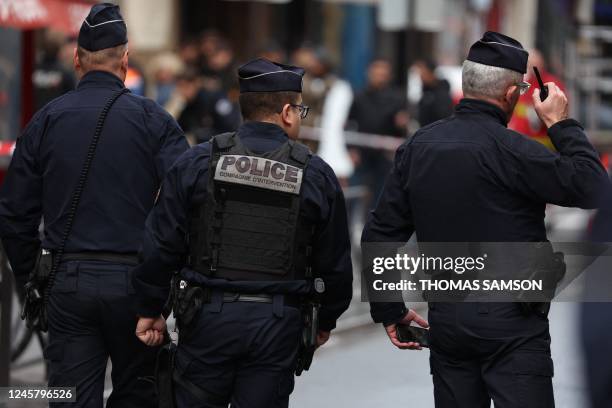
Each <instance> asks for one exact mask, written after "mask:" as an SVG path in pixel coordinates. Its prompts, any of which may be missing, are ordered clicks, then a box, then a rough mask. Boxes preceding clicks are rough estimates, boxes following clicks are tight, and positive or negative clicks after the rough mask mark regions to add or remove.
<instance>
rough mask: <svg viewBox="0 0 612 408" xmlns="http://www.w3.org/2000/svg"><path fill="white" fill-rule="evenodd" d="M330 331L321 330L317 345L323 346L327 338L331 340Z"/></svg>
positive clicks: (318, 334)
mask: <svg viewBox="0 0 612 408" xmlns="http://www.w3.org/2000/svg"><path fill="white" fill-rule="evenodd" d="M329 334H330V333H329V332H328V331H324V330H319V331H318V333H317V347H321V346H322V345H324V344H325V343H327V340H329Z"/></svg>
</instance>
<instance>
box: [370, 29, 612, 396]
mask: <svg viewBox="0 0 612 408" xmlns="http://www.w3.org/2000/svg"><path fill="white" fill-rule="evenodd" d="M527 56H528V53H527V51H525V50H524V49H523V47H522V46H521V44H520V43H519V42H518V41H516V40H514V39H512V38H510V37H507V36H505V35H502V34H499V33H494V32H487V33H485V35H484V36H483V38H482V39H481V40H479V41H477V42H476V43H475V44H473V45H472V47H471V49H470V51H469V54H468V57H467V60H466V61H465V62H464V63H463V72H462V82H463V93H464V96H465V98H464V99H462V100H461V101H460V102H459V104H458V105H457V106H456V107H455V112H454V115H453V116H451V117H449V118H447V119H443V120H440V121H438V122H435V123H433V124H431V125H429V126H426V127H424V128H422V129H420V130H419V131H418V132H417V133H416V134H415V135H414V136H413V137H412V138H411V139H410V140H409V141H407V142H406V143H404V144H403V145H402V146H401V147H400V148H399V149H398V151H397V154H396V156H395V163H394V166H393V169H392V172H391V173H390V175H389V176H388V178H387V181H386V184H385V188H384V190H383V192H382V194H381V196H380V198H379V202H378V205H377V208H376V209H375V210H374V211H373V212H372V214H371V217H370V219H369V221H368V222H367V224H366V226H365V229H364V231H363V235H362V242H363V243H370V242H406V241H408V239H409V238H410V237H411V236H412V234H413V233H416V235H417V238H418V241H419V242H471V243H479V242H545V241H547V238H546V228H545V226H544V214H545V213H544V210H545V207H546V204H547V203H552V204H556V205H561V206H568V207H569V206H573V207H581V208H594V207H595V206H596V205H597V198H598V197H597V196H598V194H599V192H601V191H602V190H603V189H604V188H605V186H606V185H607V184H608V180H607V176H606V172H605V170H604V168H603V167H602V165H601V164H600V162H599V157H598V154H597V152H596V151H595V149H594V148H593V146H592V145H591V144H590V143H589V141H588V140H587V138H586V135H585V134H584V131H583V129H582V127H581V126H580V124H579V123H578V122H577V121H575V120H573V119H569V118H568V113H567V112H568V103H567V98H566V97H565V95H564V94H563V92H562V91H561V90H560V89H559V88H558V87H557V86H556V85H555V84H554V83H552V82H551V83H548V84H547V86H548V92H549V95H548V97H547V98H546V99H545V100H544V101H543V102H542V101H540V92H539V90H538V89H536V90H535V92H534V105H535V110H536V112H537V114H538V116H539V117H540V119H541V120H542V122H543V123H544V124H545V125H546V127H547V128H548V135H549V136H550V138H551V140H552V141H553V143H554V145H555V147H556V149H557V152H554V153H553V152H551V151H549V150H548V149H547V148H546V147H544V146H543V145H541V144H540V143H538V142H535V141H533V140H530V139H528V138H526V137H523V136H522V135H520V134H518V133H516V132H514V131H512V130H509V129H507V128H506V125H507V123H508V121H509V120H510V118H511V116H512V112H513V110H514V107H515V105H516V103H517V101H518V99H519V94H520V93H521V91H523V92H524V91H525V90H526V89H527V85H526V84H525V83H524V82H523V75H524V74H525V72H526V68H527ZM371 311H372V316H373V318H374V320H375V321H376V322H379V323H382V324H383V325H384V326H385V328H386V332H387V334H388V336H389V338H390V340H391V342H392V343H393V344H394V345H395V346H396V347H398V348H402V349H404V348H407V349H418V348H419V344H415V343H402V342H400V341H399V340H398V336H397V324H398V323H403V324H408V323H410V322H411V321H415V322H416V323H417V324H419V325H422V326H427V322H425V321H424V320H423V319H421V318H420V316H418V315H417V314H416V313H415V312H414V311H409V310H407V309H406V307H405V305H404V304H403V303H401V302H396V303H392V302H387V303H382V302H381V303H372V304H371ZM428 317H429V325H430V326H431V329H430V332H429V333H430V347H431V356H430V364H431V374H432V378H433V385H434V397H435V405H436V407H437V408H451V407H452V408H461V407H465V408H485V407H486V408H489V407H490V406H491V399H492V400H493V402H494V404H495V407H496V408H508V407H538V408H545V407H554V398H553V387H552V376H553V362H552V359H551V356H550V333H549V326H548V318H547V315H546V313H536V311H535V310H528V308H524V307H522V306H521V304H519V303H509V302H507V303H454V302H430V303H429V316H428Z"/></svg>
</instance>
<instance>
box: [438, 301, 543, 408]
mask: <svg viewBox="0 0 612 408" xmlns="http://www.w3.org/2000/svg"><path fill="white" fill-rule="evenodd" d="M429 323H430V325H431V331H430V336H431V354H430V366H431V374H432V378H433V384H434V399H435V405H436V408H489V407H490V406H491V400H493V402H494V405H495V408H531V407H533V408H536V407H537V408H553V407H554V405H555V403H554V396H553V388H552V376H553V363H552V359H551V357H550V334H549V329H548V319H545V318H541V317H538V316H535V315H532V316H528V317H526V316H523V315H522V314H521V312H520V309H519V306H518V305H516V304H512V303H456V304H454V303H432V304H430V311H429Z"/></svg>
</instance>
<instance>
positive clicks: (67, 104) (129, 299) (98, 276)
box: [0, 4, 189, 407]
mask: <svg viewBox="0 0 612 408" xmlns="http://www.w3.org/2000/svg"><path fill="white" fill-rule="evenodd" d="M74 63H75V69H76V73H77V76H78V77H79V78H80V81H79V83H78V86H77V88H76V90H74V91H71V92H69V93H67V94H65V95H63V96H61V97H59V98H57V99H55V100H53V101H52V102H50V103H49V104H47V105H46V106H45V107H44V108H43V109H41V110H40V111H39V112H37V113H36V115H35V116H34V118H33V119H32V120H31V122H30V123H29V125H28V126H27V128H26V129H25V131H24V133H23V135H22V136H21V137H20V138H19V139H18V140H17V147H16V150H15V153H14V156H13V160H12V162H11V165H10V168H9V170H8V173H7V176H6V179H5V181H4V184H3V186H2V193H1V197H0V234H1V236H2V243H3V244H4V248H5V250H6V253H7V256H8V258H9V260H10V263H11V266H12V268H13V271H14V273H15V275H16V278H17V280H18V282H21V283H23V282H24V280H25V279H26V278H27V276H28V274H29V273H30V272H31V271H32V269H33V267H34V262H35V260H36V258H37V253H39V251H40V248H44V249H45V250H47V251H51V252H52V253H54V256H57V251H58V249H59V247H60V246H61V242H62V240H63V234H64V233H65V230H66V223H67V218H68V216H69V213H70V212H71V205H72V203H71V197H73V191H74V190H75V188H76V186H77V184H78V183H79V177H80V175H81V172H82V169H83V163H84V162H85V160H86V155H87V152H88V147H89V145H90V142H91V140H92V137H93V135H94V132H95V128H96V124H97V121H98V120H99V116H100V113H101V111H102V109H103V107H104V106H105V104H107V103H108V101H109V99H110V98H111V97H113V96H117V98H118V99H116V102H115V104H114V105H113V106H112V107H111V108H110V110H109V111H108V115H107V117H106V121H105V123H104V125H103V127H102V131H101V133H100V139H99V143H98V146H97V148H96V149H95V156H94V157H93V160H92V162H91V166H90V168H89V174H88V177H87V183H86V184H85V185H84V189H83V191H82V195H81V199H80V202H79V203H78V208H77V211H76V215H75V217H74V221H73V223H72V229H71V232H70V234H69V235H68V237H67V240H66V242H65V248H64V251H63V252H64V255H63V258H62V259H63V261H62V262H61V264H60V265H59V268H58V272H57V275H56V278H55V283H54V284H53V286H52V290H51V292H50V296H49V298H48V304H47V308H48V322H49V323H48V324H49V345H48V347H47V349H46V350H45V356H46V358H47V359H48V361H49V385H50V386H55V387H60V386H61V387H75V386H76V404H74V406H79V407H102V404H103V391H104V378H105V371H106V365H107V360H108V358H109V357H110V359H111V361H112V365H113V371H112V382H113V392H112V394H111V395H110V397H109V399H108V403H107V406H108V407H147V406H154V405H155V400H154V392H153V387H152V384H151V383H149V382H147V381H143V380H142V378H139V377H147V376H151V375H152V374H153V368H154V358H155V349H152V348H148V347H146V346H145V345H143V344H142V343H141V342H139V341H138V340H137V339H135V338H134V334H133V333H134V327H135V325H136V318H135V317H134V316H135V314H136V310H135V300H134V297H133V293H134V292H133V288H132V285H131V283H130V277H129V274H128V271H129V269H130V265H135V264H136V263H137V255H136V254H137V251H138V249H139V247H140V243H141V241H142V232H143V228H144V223H145V219H146V216H147V214H148V213H149V211H150V209H151V207H152V206H153V203H154V200H155V196H156V193H157V191H158V189H159V185H160V182H161V180H162V178H163V177H164V175H165V173H166V170H167V169H168V168H169V167H170V165H171V164H172V163H173V162H174V160H175V159H176V158H177V157H178V156H179V155H180V154H182V153H183V152H184V151H185V150H187V149H188V147H189V146H188V144H187V142H186V140H185V137H184V135H183V133H182V131H181V129H180V127H179V126H178V125H177V124H176V122H175V121H174V120H173V119H172V117H171V116H170V115H168V114H167V113H166V112H165V111H163V110H162V109H161V108H160V107H159V106H158V105H157V104H155V103H154V102H153V101H150V100H148V99H145V98H142V97H138V96H134V95H132V94H130V93H124V94H121V95H119V93H120V92H122V90H124V88H125V87H124V84H123V81H124V79H125V75H126V71H127V67H128V50H127V30H126V25H125V23H124V21H123V19H122V17H121V15H120V13H119V7H117V6H116V5H113V4H97V5H95V6H93V7H92V9H91V12H90V13H89V15H88V17H87V18H86V19H85V21H84V22H83V25H82V27H81V31H80V33H79V38H78V48H77V50H75V57H74ZM41 217H42V218H43V220H44V238H43V240H42V243H41V242H40V240H39V234H38V228H39V224H40V222H41Z"/></svg>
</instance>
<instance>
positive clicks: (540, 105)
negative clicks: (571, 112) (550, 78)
mask: <svg viewBox="0 0 612 408" xmlns="http://www.w3.org/2000/svg"><path fill="white" fill-rule="evenodd" d="M545 85H546V86H547V87H548V97H547V98H546V99H544V102H542V101H540V89H539V88H536V89H534V91H533V106H534V108H535V111H536V113H537V114H538V117H539V118H540V119H541V120H542V122H544V125H546V127H547V128H550V127H551V126H552V125H554V124H555V123H557V122H560V121H562V120H564V119H567V117H568V113H567V112H568V104H567V97H566V96H565V94H564V93H563V91H562V90H561V89H560V88H559V87H558V86H557V85H555V83H554V82H547V83H546V84H545Z"/></svg>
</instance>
